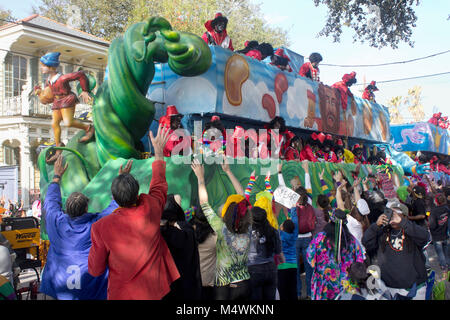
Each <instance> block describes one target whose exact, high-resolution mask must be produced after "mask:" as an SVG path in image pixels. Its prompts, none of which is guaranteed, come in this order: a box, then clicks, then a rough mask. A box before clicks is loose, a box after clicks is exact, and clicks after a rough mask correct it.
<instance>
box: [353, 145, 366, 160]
mask: <svg viewBox="0 0 450 320" xmlns="http://www.w3.org/2000/svg"><path fill="white" fill-rule="evenodd" d="M352 152H353V154H354V155H355V159H354V160H353V162H354V163H355V164H358V163H361V164H367V162H366V159H365V158H364V155H363V147H362V146H361V145H360V144H355V145H354V146H353V148H352Z"/></svg>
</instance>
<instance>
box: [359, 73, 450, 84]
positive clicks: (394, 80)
mask: <svg viewBox="0 0 450 320" xmlns="http://www.w3.org/2000/svg"><path fill="white" fill-rule="evenodd" d="M444 74H450V71H448V72H441V73H433V74H426V75H423V76H417V77H410V78H401V79H393V80H383V81H377V84H379V83H388V82H396V81H405V80H412V79H420V78H428V77H436V76H441V75H444ZM363 85H364V84H363V83H358V84H355V86H363Z"/></svg>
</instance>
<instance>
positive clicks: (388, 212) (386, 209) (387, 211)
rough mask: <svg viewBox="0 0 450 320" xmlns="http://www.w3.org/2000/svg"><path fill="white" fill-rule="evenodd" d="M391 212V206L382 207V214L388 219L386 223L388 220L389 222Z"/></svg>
mask: <svg viewBox="0 0 450 320" xmlns="http://www.w3.org/2000/svg"><path fill="white" fill-rule="evenodd" d="M392 213H393V211H392V209H391V208H388V207H386V208H384V212H383V214H384V215H385V216H386V217H387V219H388V223H387V224H389V222H390V221H391V219H392ZM387 224H386V225H387Z"/></svg>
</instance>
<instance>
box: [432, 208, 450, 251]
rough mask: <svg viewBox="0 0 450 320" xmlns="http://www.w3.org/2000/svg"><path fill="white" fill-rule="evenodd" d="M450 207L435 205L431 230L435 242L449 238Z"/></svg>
mask: <svg viewBox="0 0 450 320" xmlns="http://www.w3.org/2000/svg"><path fill="white" fill-rule="evenodd" d="M449 212H450V208H449V207H448V206H447V205H444V206H439V207H435V208H433V209H432V210H431V214H430V232H431V237H432V239H433V241H434V242H436V241H445V240H447V239H448V235H447V230H448V214H449Z"/></svg>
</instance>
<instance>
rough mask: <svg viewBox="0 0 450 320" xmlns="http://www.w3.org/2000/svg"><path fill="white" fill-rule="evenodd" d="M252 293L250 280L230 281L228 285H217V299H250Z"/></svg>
mask: <svg viewBox="0 0 450 320" xmlns="http://www.w3.org/2000/svg"><path fill="white" fill-rule="evenodd" d="M249 293H250V280H244V281H240V282H236V283H230V284H229V285H227V286H218V287H215V299H216V300H240V301H246V300H248V295H249Z"/></svg>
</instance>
